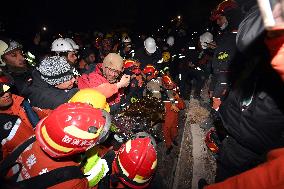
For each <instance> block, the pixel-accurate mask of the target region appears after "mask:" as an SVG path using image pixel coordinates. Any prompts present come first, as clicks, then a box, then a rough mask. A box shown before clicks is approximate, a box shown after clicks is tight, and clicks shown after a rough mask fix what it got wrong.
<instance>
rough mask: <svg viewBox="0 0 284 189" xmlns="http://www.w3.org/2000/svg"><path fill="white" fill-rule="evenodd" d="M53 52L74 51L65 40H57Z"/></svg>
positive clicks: (52, 47)
mask: <svg viewBox="0 0 284 189" xmlns="http://www.w3.org/2000/svg"><path fill="white" fill-rule="evenodd" d="M51 51H53V52H68V51H74V49H73V47H72V45H71V44H70V43H69V42H68V41H67V40H65V39H63V38H58V39H55V40H54V41H53V42H52V45H51Z"/></svg>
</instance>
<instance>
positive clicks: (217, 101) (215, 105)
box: [212, 97, 221, 111]
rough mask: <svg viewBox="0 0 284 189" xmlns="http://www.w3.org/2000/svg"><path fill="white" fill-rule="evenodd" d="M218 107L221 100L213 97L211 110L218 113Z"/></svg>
mask: <svg viewBox="0 0 284 189" xmlns="http://www.w3.org/2000/svg"><path fill="white" fill-rule="evenodd" d="M220 105H221V99H220V98H215V97H213V106H212V108H213V109H214V110H216V111H218V110H219V107H220Z"/></svg>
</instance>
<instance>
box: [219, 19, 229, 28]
mask: <svg viewBox="0 0 284 189" xmlns="http://www.w3.org/2000/svg"><path fill="white" fill-rule="evenodd" d="M227 26H228V21H226V22H224V24H223V25H222V26H221V27H220V29H221V30H224V29H225V28H226V27H227Z"/></svg>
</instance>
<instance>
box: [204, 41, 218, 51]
mask: <svg viewBox="0 0 284 189" xmlns="http://www.w3.org/2000/svg"><path fill="white" fill-rule="evenodd" d="M206 44H207V47H208V48H210V49H216V48H217V44H216V42H215V41H212V42H210V43H206Z"/></svg>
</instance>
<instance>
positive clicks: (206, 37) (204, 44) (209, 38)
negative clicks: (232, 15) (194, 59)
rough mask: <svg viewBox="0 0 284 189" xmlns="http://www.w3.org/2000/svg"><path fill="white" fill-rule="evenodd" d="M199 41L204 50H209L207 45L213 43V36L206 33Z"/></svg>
mask: <svg viewBox="0 0 284 189" xmlns="http://www.w3.org/2000/svg"><path fill="white" fill-rule="evenodd" d="M199 41H200V44H201V47H202V49H207V43H211V42H212V41H213V35H212V34H211V33H210V32H205V33H204V34H202V35H201V36H200V37H199Z"/></svg>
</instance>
